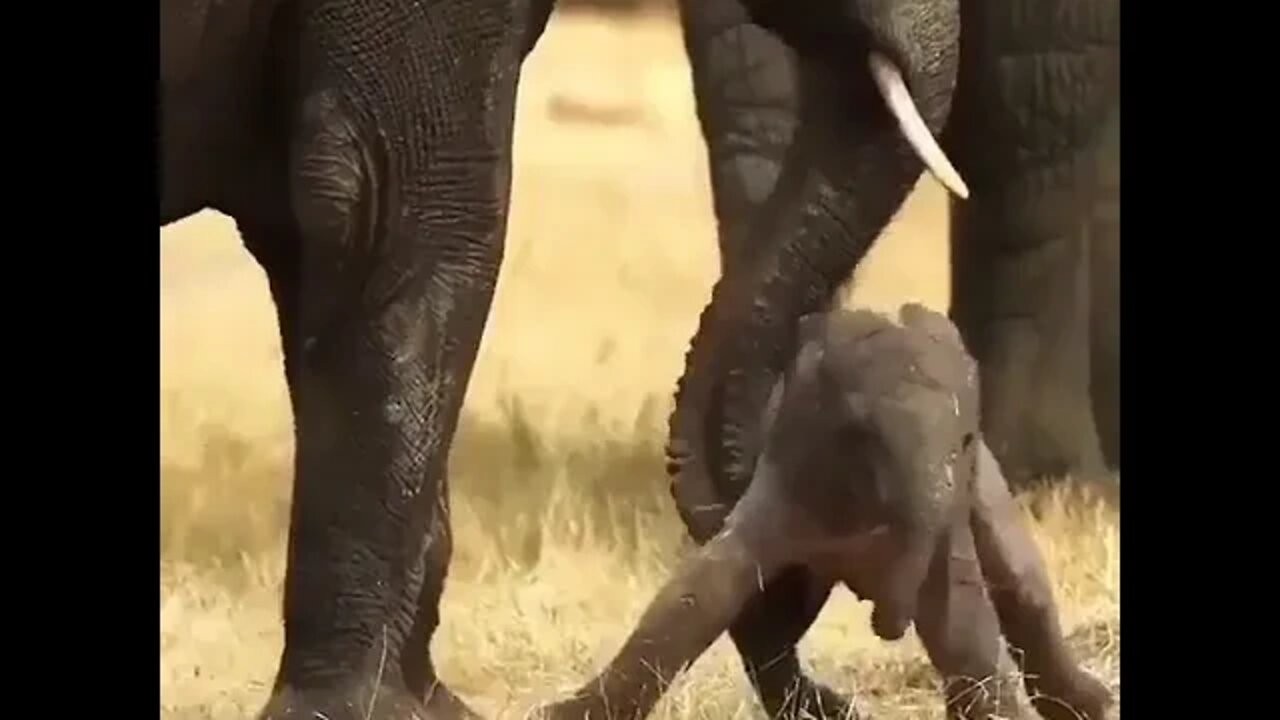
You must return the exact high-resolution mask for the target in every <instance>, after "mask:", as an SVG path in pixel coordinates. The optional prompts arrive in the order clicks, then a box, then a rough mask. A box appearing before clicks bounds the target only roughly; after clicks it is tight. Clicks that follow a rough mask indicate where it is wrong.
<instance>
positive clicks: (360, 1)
mask: <svg viewBox="0 0 1280 720" xmlns="http://www.w3.org/2000/svg"><path fill="white" fill-rule="evenodd" d="M751 5H752V6H753V9H754V10H755V11H756V12H757V13H758V14H759V17H760V18H762V19H764V20H765V21H766V24H768V25H771V26H773V27H776V28H779V29H781V30H782V32H783V34H784V36H785V37H787V38H788V39H789V42H792V43H794V44H796V46H797V47H800V48H803V49H804V50H805V51H806V52H807V57H808V59H807V60H805V62H803V63H802V64H801V66H800V70H799V72H798V76H799V78H800V81H799V83H798V86H799V87H800V88H801V92H800V93H799V97H801V98H803V99H804V102H803V103H802V106H803V111H802V112H801V113H800V116H799V128H800V131H799V132H798V133H797V137H798V138H801V139H802V141H799V142H796V143H793V144H792V145H790V146H789V149H788V151H787V152H788V157H790V158H791V160H789V161H788V162H787V163H786V164H785V165H784V166H783V171H782V172H781V174H780V176H779V179H778V181H777V183H776V186H775V187H776V190H777V192H772V193H771V195H770V197H771V198H773V199H772V200H771V201H769V202H768V203H766V204H767V205H768V207H767V208H766V209H765V210H764V211H763V212H762V213H761V214H760V215H758V216H757V217H756V218H755V219H753V220H752V221H751V222H750V223H749V226H750V227H751V236H750V239H749V240H747V241H744V243H743V244H742V247H743V248H749V249H751V250H752V252H754V253H756V254H757V255H758V257H759V258H760V261H759V262H758V263H751V264H743V265H741V266H737V267H738V269H733V267H734V266H730V270H729V271H728V272H727V273H726V275H725V278H724V279H723V280H722V282H721V283H720V284H719V285H718V287H717V291H716V297H715V301H714V302H713V304H712V309H711V310H710V311H708V313H706V314H705V315H704V318H703V323H702V327H701V328H700V332H699V337H698V339H696V340H695V342H694V345H693V352H692V354H691V357H690V367H689V369H688V371H687V372H686V374H685V379H684V382H683V385H684V388H685V389H684V391H683V392H682V397H681V400H680V402H679V403H678V406H677V408H678V415H677V417H676V418H673V431H674V437H673V439H674V441H675V442H673V448H678V446H681V445H683V446H684V447H685V449H686V450H687V452H685V453H684V455H685V456H686V457H693V458H695V461H694V462H691V463H687V467H685V470H684V471H682V472H681V476H682V477H683V478H684V479H685V482H684V483H683V484H684V485H685V486H686V487H689V488H692V489H693V495H697V494H698V493H704V494H707V493H709V494H712V495H713V496H716V497H718V498H719V501H721V502H724V501H725V500H727V499H731V498H733V497H736V495H735V491H734V489H733V488H735V487H739V488H740V487H744V486H745V479H746V478H749V477H750V468H748V467H746V466H745V465H743V464H742V463H741V462H739V460H740V459H741V458H745V457H751V454H750V452H746V453H745V454H744V450H748V448H747V445H748V443H749V442H750V439H751V438H750V437H749V434H747V433H744V432H743V431H744V430H749V428H750V426H751V425H752V424H754V421H755V420H756V419H758V418H759V409H760V408H761V407H762V406H763V403H764V396H765V395H767V392H768V389H769V388H770V387H771V386H772V384H773V379H774V378H775V377H776V374H777V373H778V372H780V370H781V365H782V363H784V362H786V360H787V358H788V357H789V356H790V355H791V354H792V351H793V350H794V346H793V343H794V337H793V336H792V335H791V330H790V328H792V327H793V325H794V320H795V318H797V317H799V316H800V315H802V314H804V313H806V312H810V311H812V310H813V309H816V308H818V307H821V306H822V305H823V304H824V303H825V302H826V299H828V298H829V297H830V295H831V294H832V292H833V291H834V289H835V287H836V286H837V285H838V284H839V283H840V282H842V281H843V279H844V278H845V277H847V276H848V274H849V271H850V270H851V269H852V268H853V266H854V264H856V262H857V261H858V260H859V259H860V258H861V257H862V255H863V254H864V253H865V251H866V249H867V247H868V246H869V244H870V242H871V240H872V238H874V237H875V236H876V235H877V234H878V233H879V231H880V229H881V228H882V227H883V226H884V224H885V223H886V222H887V221H888V220H889V218H890V216H891V215H892V213H893V212H894V211H895V210H896V209H897V207H898V206H899V205H900V203H901V201H902V199H903V198H904V197H905V196H906V193H907V191H908V189H909V188H910V187H911V186H912V184H913V183H914V181H915V179H916V178H917V177H918V175H919V173H920V170H921V167H920V162H919V161H918V160H917V159H916V158H915V156H914V154H913V153H912V152H911V151H910V149H909V148H908V147H907V145H906V144H905V142H904V141H903V139H902V136H901V134H900V133H899V132H898V131H897V130H896V128H895V126H894V124H893V122H892V121H891V120H890V119H889V117H888V115H887V113H885V112H883V111H882V110H878V109H877V108H879V107H880V106H879V103H880V102H881V101H880V100H879V96H878V95H877V94H876V93H875V91H874V90H873V88H872V82H871V80H870V77H869V74H868V72H867V71H866V62H865V60H866V56H867V53H868V52H869V51H871V50H872V49H875V50H877V51H879V52H880V53H881V54H883V55H885V56H887V57H889V58H891V59H892V60H893V62H894V63H896V64H897V66H898V69H899V71H900V72H901V74H902V75H903V76H905V77H906V79H907V81H908V84H909V87H910V88H911V93H912V95H913V97H914V99H915V102H916V104H917V106H918V107H919V108H920V110H921V113H922V115H923V117H924V118H925V120H926V121H927V123H928V124H929V126H930V127H931V128H932V129H933V131H934V132H935V133H937V132H940V131H941V130H942V128H943V126H944V124H945V121H946V118H947V116H948V113H949V109H950V105H951V95H952V90H953V88H954V85H955V79H956V72H957V64H958V60H959V51H958V48H957V41H958V32H959V26H960V22H959V20H960V18H959V12H960V8H959V7H958V6H957V4H956V0H849V1H848V2H843V3H837V2H831V1H830V0H827V1H821V0H817V1H815V2H811V3H807V4H805V6H804V13H805V14H804V15H803V16H799V15H786V14H784V12H791V11H790V10H786V8H788V7H793V6H794V4H786V3H778V2H772V1H769V0H751ZM550 6H551V0H292V1H290V2H284V1H283V0H225V1H223V2H213V1H212V0H161V4H160V55H161V64H160V78H159V95H160V109H159V112H160V118H159V119H160V123H159V124H160V137H159V162H160V176H161V177H160V180H161V187H160V212H159V215H160V224H161V225H164V224H167V223H171V222H174V221H177V220H179V219H181V218H183V217H186V216H188V215H191V214H192V213H195V212H197V211H199V210H201V209H204V208H212V209H215V210H218V211H221V212H223V213H225V214H227V215H229V216H230V217H232V218H233V219H234V220H235V221H236V224H237V227H238V228H239V231H240V234H241V236H242V238H243V240H244V243H245V245H246V246H247V248H248V249H249V251H250V252H252V254H253V255H254V257H255V258H256V259H257V260H258V262H259V263H260V264H261V265H262V267H263V269H264V271H265V272H266V275H267V279H268V282H269V285H270V289H271V293H272V296H273V298H274V301H275V304H276V308H277V312H278V316H279V323H280V329H281V342H282V346H283V350H284V356H285V357H284V364H285V368H284V369H285V375H286V379H287V381H288V385H289V391H290V399H291V403H292V408H293V414H294V421H295V447H296V458H295V478H294V489H293V509H292V517H291V522H290V531H289V543H288V560H287V562H288V568H287V572H286V578H285V588H284V620H285V632H284V650H283V653H282V656H281V658H280V664H279V669H278V673H277V677H276V683H275V686H274V688H273V691H272V696H271V698H270V700H269V701H268V703H267V705H266V707H265V709H264V711H263V714H262V717H263V718H272V719H280V718H308V720H311V719H312V718H315V717H325V718H328V720H351V719H353V718H363V719H364V720H401V719H403V718H411V717H428V716H430V717H441V718H451V717H457V716H461V715H464V714H465V713H466V710H465V708H464V706H463V705H462V703H461V702H459V701H458V699H457V698H455V697H454V696H453V694H452V693H450V692H449V691H448V689H447V688H446V687H444V686H443V685H440V684H439V683H438V678H437V676H436V672H435V670H434V664H433V662H432V660H431V656H430V653H429V650H428V646H429V642H430V640H431V637H432V634H433V632H434V630H435V627H436V626H437V624H438V622H439V600H440V595H441V592H442V591H443V587H444V582H445V576H446V571H447V568H448V563H449V557H450V552H451V538H450V526H449V509H448V505H447V497H448V493H447V482H446V477H447V470H446V464H447V457H448V451H449V447H450V444H451V442H452V438H453V434H454V430H455V428H456V425H457V420H458V414H459V410H460V407H461V403H462V399H463V397H464V395H465V392H466V388H467V384H468V381H469V377H470V373H471V368H472V366H473V364H474V361H475V355H476V350H477V346H478V343H479V340H480V337H481V334H482V332H483V329H484V325H485V320H486V317H487V315H488V311H489V305H490V302H491V299H492V293H493V288H494V284H495V282H496V278H497V272H498V268H499V266H500V264H501V260H502V253H503V239H504V236H505V230H506V217H507V206H508V199H509V187H510V169H511V168H510V166H511V142H512V125H513V115H514V108H515V92H516V88H517V85H518V80H519V71H520V66H521V62H522V60H523V58H524V56H525V55H526V54H527V53H528V51H529V50H530V49H531V48H532V47H533V45H534V44H535V42H536V41H537V38H538V37H539V36H540V34H541V32H542V29H543V27H544V26H545V23H546V20H547V17H548V15H549V13H550V10H551V7H550ZM1030 17H1033V18H1035V17H1039V16H1038V15H1037V14H1034V13H1033V14H1032V15H1031V16H1030ZM1054 20H1055V22H1057V21H1058V20H1060V19H1058V18H1055V19H1054ZM1057 24H1059V25H1061V24H1062V23H1061V22H1058V23H1057ZM1067 25H1068V26H1074V21H1073V23H1067ZM689 32H690V34H691V37H692V38H693V41H694V43H695V44H698V43H700V42H703V41H699V40H698V39H697V38H699V37H701V36H702V35H703V34H704V33H705V32H706V29H705V28H701V27H700V26H698V25H697V23H692V24H690V26H689ZM715 42H716V40H715V34H714V33H707V35H706V40H705V45H706V46H708V47H713V46H714V45H715ZM991 47H992V48H1003V47H1005V45H1003V44H999V43H993V44H992V45H991ZM1046 47H1048V45H1046ZM1055 47H1056V46H1055ZM719 62H720V61H719V60H717V59H716V58H715V57H714V56H695V57H694V58H692V63H691V65H692V67H693V70H694V73H695V76H700V75H705V74H707V73H711V72H713V71H714V70H716V69H717V68H719V67H720V64H719ZM733 67H734V66H733V65H732V63H730V71H732V68H733ZM737 67H739V68H741V66H737ZM981 69H982V67H981V66H980V67H978V70H975V71H974V72H978V71H980V70H981ZM991 69H992V68H987V71H988V72H990V70H991ZM1046 74H1047V75H1051V76H1054V77H1056V76H1057V73H1056V72H1054V73H1046ZM698 92H699V102H700V107H702V108H705V107H708V106H710V107H716V106H720V105H724V106H725V107H727V108H731V107H732V103H728V102H726V99H725V98H723V97H719V96H718V95H717V93H716V92H714V91H709V90H707V89H706V88H703V89H700V90H699V91H698ZM1036 95H1037V96H1040V95H1043V96H1045V97H1050V98H1056V97H1058V93H1055V92H1049V93H1040V92H1037V93H1036ZM1013 115H1014V116H1015V117H1019V116H1020V115H1019V114H1017V113H1014V114H1013ZM1036 127H1039V121H1037V124H1036ZM1001 132H1004V130H1003V129H1001ZM715 142H719V141H718V140H717V141H714V142H713V145H714V144H715ZM970 182H971V183H973V180H972V179H971V181H970ZM720 186H723V184H722V183H721V184H720ZM981 187H982V186H981V185H976V184H975V189H980V188H981ZM743 227H747V225H743ZM726 337H733V338H737V339H750V341H751V342H750V344H748V345H746V346H743V347H736V346H732V345H728V344H723V343H722V342H720V340H721V339H722V338H726ZM717 358H718V359H719V360H720V361H724V362H725V363H726V364H725V365H718V364H716V362H712V360H715V359H717ZM721 378H724V379H725V380H726V382H725V383H724V384H723V386H721V385H720V384H719V380H720V379H721ZM744 380H745V381H746V382H744ZM717 398H722V399H717ZM742 418H750V419H751V420H752V422H751V423H746V422H742V421H741V419H742ZM691 421H692V422H691ZM706 423H711V425H710V426H709V427H712V430H713V432H711V433H709V434H708V433H704V432H702V428H704V427H707V426H708V425H706ZM690 428H693V429H690ZM692 448H696V449H697V451H696V452H694V451H692V450H690V449H692ZM703 466H705V468H706V469H705V470H700V469H699V468H701V467H703ZM717 468H723V472H721V471H720V470H718V469H717ZM710 470H715V472H710ZM713 478H717V479H716V481H715V482H714V483H713V482H712V479H713ZM721 490H726V492H723V493H722V492H721ZM713 491H714V492H713ZM717 522H718V521H716V520H715V519H714V518H713V519H712V520H711V521H710V524H711V525H712V526H714V525H715V524H717ZM707 537H710V535H705V536H703V539H705V538H707ZM785 614H786V613H784V615H785Z"/></svg>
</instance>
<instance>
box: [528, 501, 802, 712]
mask: <svg viewBox="0 0 1280 720" xmlns="http://www.w3.org/2000/svg"><path fill="white" fill-rule="evenodd" d="M775 498H776V495H774V494H773V493H772V491H771V490H770V489H769V488H763V487H760V486H756V485H753V486H751V487H749V488H748V489H747V492H746V494H745V495H744V497H743V499H742V501H741V502H739V503H738V504H737V505H736V506H735V507H734V509H733V511H732V512H731V513H730V514H729V515H728V517H727V518H726V519H725V521H724V524H723V528H722V529H721V530H720V532H718V533H716V534H715V535H714V536H712V537H711V538H709V539H707V541H706V542H705V543H703V544H701V545H700V546H699V547H698V549H697V550H695V551H694V553H693V554H692V556H691V557H689V558H688V559H686V560H685V561H684V562H682V563H681V564H680V566H679V567H678V568H677V569H676V571H675V573H673V574H672V576H671V578H670V579H669V580H668V581H667V582H666V584H664V585H663V586H662V588H661V589H660V590H659V591H658V593H657V595H656V596H655V597H654V599H653V600H652V601H650V603H649V606H648V607H647V608H645V611H644V613H643V614H642V615H641V616H640V619H639V621H638V622H637V623H636V625H635V628H634V629H633V630H632V631H631V634H630V635H629V636H628V637H627V640H626V641H625V642H624V643H623V645H622V647H621V648H620V649H619V650H618V652H617V654H616V655H615V656H614V658H613V660H611V661H610V662H609V664H608V666H606V667H605V668H604V669H603V670H601V671H600V673H599V674H598V675H597V676H596V677H595V678H593V679H592V680H590V681H588V682H586V683H584V684H583V685H582V687H581V688H580V689H579V690H578V691H577V692H576V693H574V695H573V696H572V697H570V698H568V699H565V700H563V701H561V702H558V703H555V704H554V705H552V706H550V707H549V708H547V715H546V717H548V718H549V720H640V719H641V718H644V717H647V716H648V714H649V713H650V712H651V711H652V710H653V707H654V706H655V705H656V704H657V702H658V700H659V699H660V698H661V697H662V695H663V693H665V692H666V690H667V687H668V686H669V685H670V683H671V682H672V681H673V680H674V679H675V678H676V676H677V675H678V674H680V673H681V672H683V671H684V670H685V669H686V668H687V667H688V666H689V665H691V664H693V662H695V661H696V660H697V659H698V658H699V657H700V656H701V655H702V653H703V652H705V651H706V649H707V648H708V647H709V646H710V645H711V644H712V643H713V642H715V640H716V638H718V637H719V636H720V634H721V633H723V632H725V631H726V630H729V629H730V627H731V626H733V625H734V624H735V623H736V622H740V618H741V617H742V615H743V612H744V610H746V608H747V606H748V604H749V603H752V602H755V599H756V598H758V597H759V595H760V593H761V591H762V590H763V589H764V588H766V587H769V586H770V585H772V584H773V583H774V582H775V580H776V579H777V578H778V577H779V574H780V573H781V572H783V570H784V568H787V567H789V566H791V565H792V563H795V562H797V561H799V560H800V557H799V555H798V550H797V548H799V547H802V546H803V541H797V537H802V536H804V535H805V534H806V533H807V532H808V530H807V529H806V527H805V526H802V525H798V524H796V518H795V517H793V516H791V515H789V514H787V513H786V511H785V510H784V509H780V508H779V507H778V503H776V502H775ZM775 592H776V591H775ZM757 643H758V644H756V645H755V646H754V647H755V648H756V649H762V648H763V647H764V645H763V643H759V640H757Z"/></svg>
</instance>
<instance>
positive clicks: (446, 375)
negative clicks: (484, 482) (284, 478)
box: [258, 89, 508, 720]
mask: <svg viewBox="0 0 1280 720" xmlns="http://www.w3.org/2000/svg"><path fill="white" fill-rule="evenodd" d="M349 102H350V101H349V100H347V99H346V96H345V95H343V94H341V93H338V92H335V91H333V90H330V89H324V90H319V91H315V92H312V93H310V94H308V95H307V97H306V100H305V101H304V102H303V103H302V104H301V108H300V112H299V115H300V117H299V119H298V121H297V128H296V130H295V134H294V136H293V138H292V142H291V153H290V161H289V178H290V190H291V203H290V205H291V209H292V214H293V216H294V217H295V218H296V219H297V220H296V223H297V224H296V228H295V232H296V237H295V238H294V239H295V240H296V241H297V242H296V243H294V244H293V247H292V248H291V249H290V250H288V251H287V252H278V257H276V258H275V259H273V260H271V261H269V262H264V266H266V267H267V268H268V273H269V275H270V277H271V280H272V290H273V293H274V295H275V297H276V301H277V305H278V306H280V307H281V308H282V311H281V316H282V323H281V327H282V342H283V344H284V346H285V354H286V358H287V360H286V370H287V375H288V380H289V389H290V394H291V397H292V402H293V407H294V415H295V417H294V420H295V436H296V459H295V479H294V491H293V512H292V517H291V522H290V529H289V542H288V567H287V572H286V578H285V590H284V617H285V637H284V652H283V655H282V658H281V661H280V667H279V672H278V674H277V679H276V686H275V689H274V692H273V696H272V698H271V700H270V701H269V702H268V703H267V706H266V708H265V709H264V710H263V712H262V715H261V717H263V718H269V719H271V720H282V719H284V718H303V717H305V718H312V717H327V718H329V719H330V720H349V719H354V718H375V719H376V720H407V719H408V718H421V717H424V715H423V713H424V710H423V707H422V700H423V699H424V698H425V699H427V700H428V701H429V704H428V707H427V711H429V712H430V713H431V717H434V718H450V717H457V716H461V715H466V714H468V713H467V711H466V708H465V707H464V706H463V705H462V704H461V703H460V702H458V701H456V699H454V698H453V697H452V695H451V694H450V693H449V692H448V691H447V690H445V689H442V688H441V687H440V686H439V684H438V683H437V682H435V678H436V674H435V671H434V667H433V664H432V662H431V659H430V656H429V651H428V649H427V647H426V645H427V643H428V642H429V640H430V636H431V633H432V631H433V630H434V627H435V624H436V622H437V621H438V614H437V612H436V608H437V607H438V604H439V596H440V591H441V589H442V588H443V583H444V577H445V569H446V568H447V565H448V561H449V543H448V539H447V538H448V535H449V515H448V510H449V506H448V502H447V496H448V486H447V478H446V455H447V453H448V448H449V446H450V443H451V441H452V437H453V434H454V431H455V429H456V426H457V421H458V415H459V412H460V408H461V404H462V399H463V396H464V394H465V392H466V387H467V383H468V380H469V377H470V372H471V367H472V364H473V363H474V360H475V356H476V351H477V348H478V345H479V340H480V335H481V332H482V330H483V327H484V323H485V319H486V317H487V313H488V309H489V305H490V302H491V299H492V293H493V288H494V283H495V280H496V275H497V270H498V266H499V263H500V260H501V251H502V243H501V240H502V233H503V232H504V230H505V201H504V197H501V196H499V197H492V198H491V197H488V196H484V197H482V198H480V199H482V200H483V201H484V202H482V203H479V204H476V203H474V201H473V204H472V206H471V208H470V209H472V210H473V212H470V213H468V214H467V216H466V217H465V218H463V219H458V218H457V217H455V216H454V215H453V214H451V213H448V212H440V211H439V209H438V208H434V209H433V208H431V207H423V206H421V205H420V204H421V203H430V202H432V199H431V198H430V196H427V198H425V199H423V197H422V196H421V195H408V194H392V193H391V192H388V189H387V187H386V183H385V182H383V181H384V180H385V178H386V175H385V172H386V170H385V165H383V164H381V163H379V162H377V161H375V160H374V159H373V158H374V157H376V156H377V154H376V153H372V152H370V151H369V148H370V145H369V141H368V140H367V139H366V138H367V136H366V135H363V134H362V133H361V132H360V131H359V130H358V129H357V128H359V127H360V125H359V123H358V121H357V120H356V119H355V118H354V117H353V114H352V113H351V111H350V110H348V103H349ZM458 156H459V157H464V156H462V155H461V154H459V155H458ZM441 165H444V163H443V162H442V163H441ZM435 172H448V173H452V174H451V175H450V176H449V177H448V179H447V181H441V180H439V179H434V178H427V179H425V181H424V180H423V179H415V182H421V183H422V184H423V185H425V186H426V187H437V188H446V189H449V190H457V189H458V188H468V189H474V188H479V189H480V190H479V192H482V193H501V192H503V189H504V188H505V187H506V185H505V183H506V179H507V177H508V173H507V166H506V163H505V162H496V161H495V162H491V163H489V164H480V163H478V162H475V163H473V162H471V161H468V164H465V165H463V164H448V165H447V167H442V168H440V169H439V170H435ZM460 180H463V181H465V182H466V184H465V185H464V184H461V183H460V182H459V181H460ZM456 202H457V201H456V200H455V199H446V203H447V205H446V208H447V209H448V210H453V209H454V208H455V207H456ZM388 207H390V208H391V210H390V212H386V213H385V214H384V213H383V212H382V210H383V209H385V208H388ZM421 218H439V219H440V220H441V222H442V224H441V225H440V226H436V225H433V224H431V223H430V222H425V221H423V220H421ZM388 228H389V229H390V230H389V232H386V233H385V234H379V235H377V236H373V233H374V232H377V230H376V229H388ZM260 244H264V243H260ZM258 252H259V254H261V255H263V256H270V253H269V252H266V253H265V254H264V251H263V250H259V251H258ZM273 266H274V267H275V268H276V269H274V270H272V269H271V268H272V267H273ZM284 318H288V319H287V321H286V320H285V319H284ZM424 606H427V610H425V611H424V610H423V607H424ZM419 642H421V643H422V644H421V645H420V646H411V645H410V643H413V644H414V645H417V643H419ZM423 655H425V656H426V657H425V658H424V657H421V656H423ZM426 686H429V690H424V687H426Z"/></svg>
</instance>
